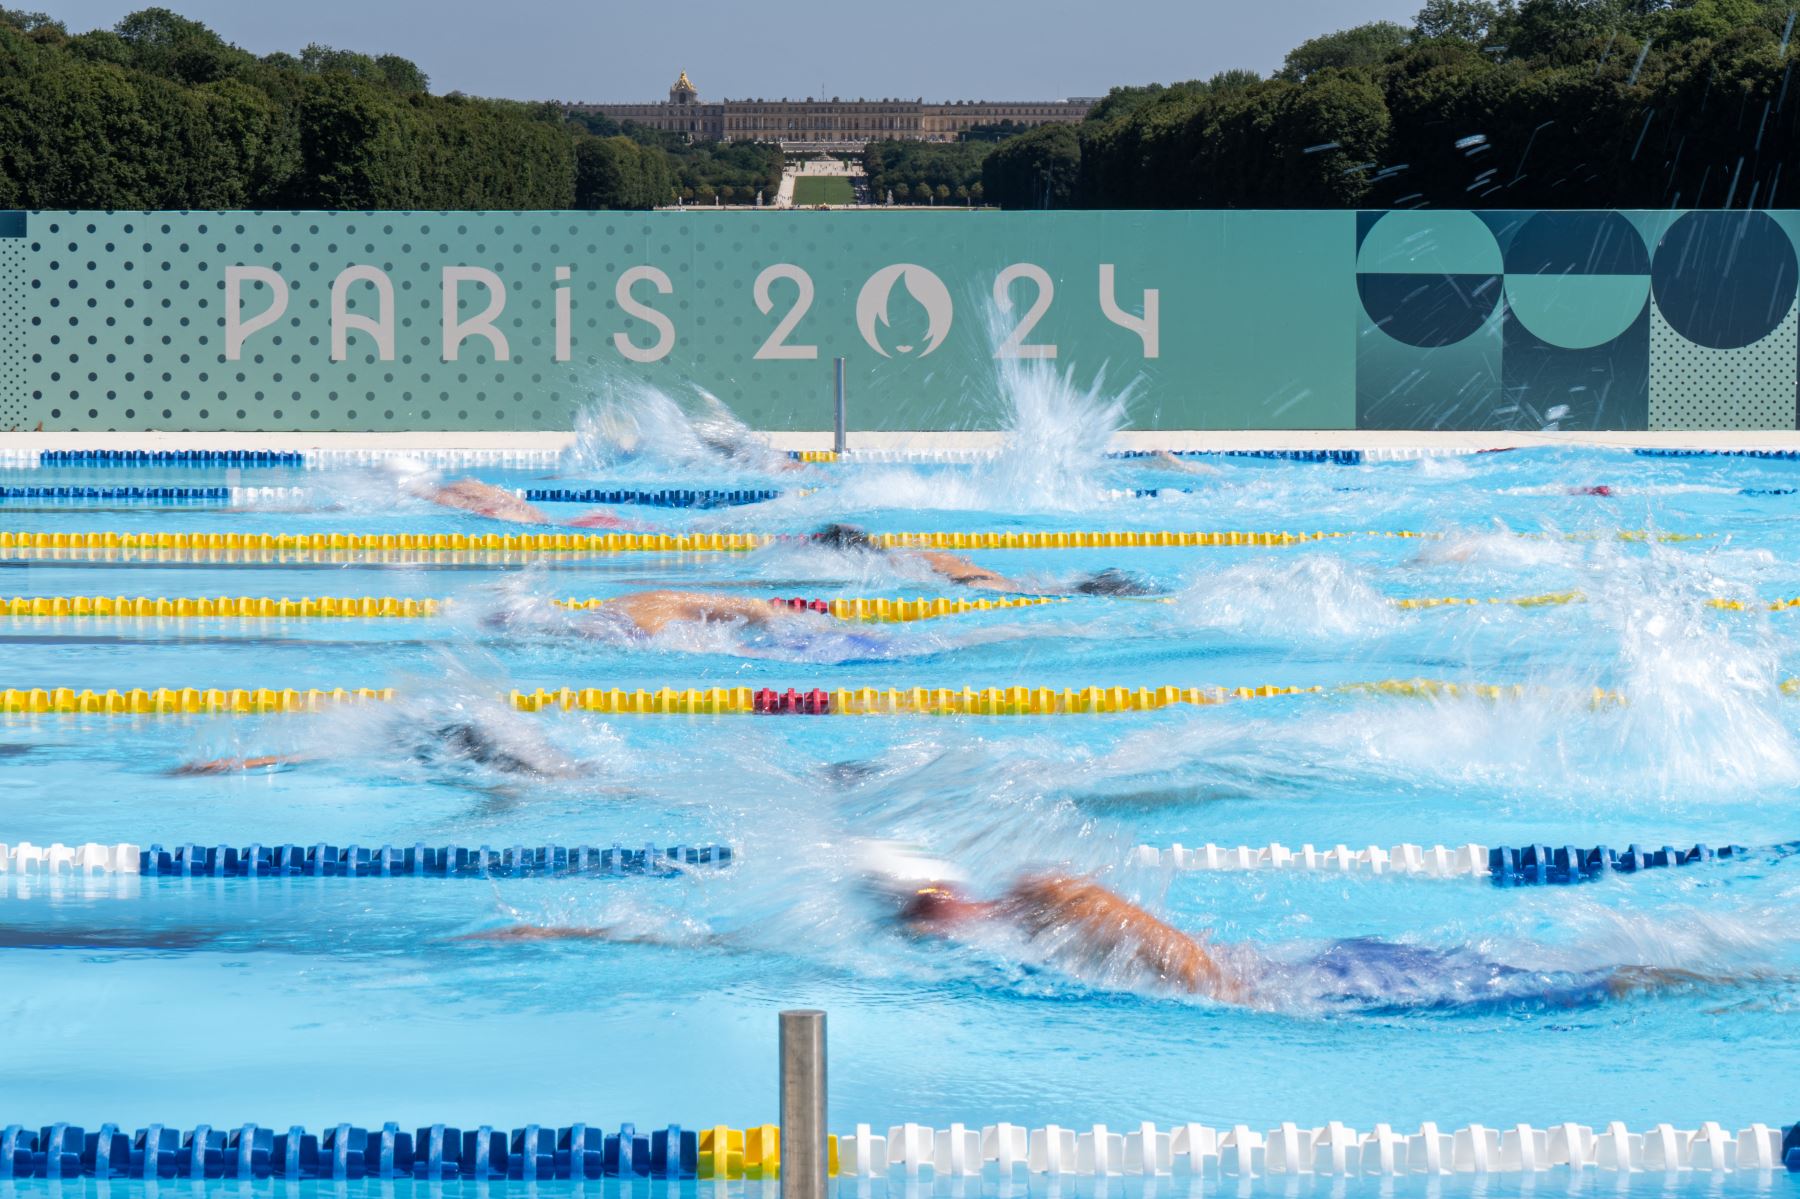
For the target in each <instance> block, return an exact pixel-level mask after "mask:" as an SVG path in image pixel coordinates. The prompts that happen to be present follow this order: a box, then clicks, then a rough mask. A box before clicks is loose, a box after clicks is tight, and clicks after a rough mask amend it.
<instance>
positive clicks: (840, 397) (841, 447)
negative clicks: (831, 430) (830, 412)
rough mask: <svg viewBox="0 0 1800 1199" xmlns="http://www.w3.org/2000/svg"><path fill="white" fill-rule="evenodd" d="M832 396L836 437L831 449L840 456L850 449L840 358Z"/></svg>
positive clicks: (847, 411)
mask: <svg viewBox="0 0 1800 1199" xmlns="http://www.w3.org/2000/svg"><path fill="white" fill-rule="evenodd" d="M834 394H835V395H836V397H837V404H836V407H835V410H834V411H835V415H836V422H835V425H834V427H835V428H836V430H837V436H836V437H835V438H834V439H833V441H832V443H831V448H832V449H834V450H836V451H837V452H838V453H840V454H841V453H843V452H844V451H845V450H847V449H849V448H850V415H849V410H848V409H847V408H845V407H844V360H843V359H842V358H839V359H838V360H837V388H836V390H835V392H834Z"/></svg>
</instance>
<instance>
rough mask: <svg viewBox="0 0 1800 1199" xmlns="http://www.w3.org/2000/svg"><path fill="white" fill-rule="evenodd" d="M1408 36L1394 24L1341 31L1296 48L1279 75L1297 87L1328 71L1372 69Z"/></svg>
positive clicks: (1372, 23) (1396, 48)
mask: <svg viewBox="0 0 1800 1199" xmlns="http://www.w3.org/2000/svg"><path fill="white" fill-rule="evenodd" d="M1409 36H1410V35H1409V34H1408V33H1407V30H1406V28H1405V26H1402V25H1396V24H1395V23H1394V22H1392V21H1371V22H1369V23H1368V24H1366V25H1357V26H1353V27H1352V28H1350V29H1340V30H1339V31H1338V32H1336V33H1327V34H1325V35H1323V36H1322V37H1315V38H1309V39H1307V40H1306V41H1304V42H1301V43H1300V44H1299V45H1298V46H1295V47H1294V48H1293V49H1292V50H1290V51H1288V56H1287V59H1286V60H1285V61H1284V62H1283V63H1282V66H1281V70H1280V71H1278V72H1277V73H1276V74H1277V77H1278V78H1281V79H1287V80H1291V81H1293V82H1296V83H1297V82H1299V81H1301V80H1303V79H1305V78H1307V77H1308V76H1309V75H1312V74H1314V73H1315V72H1318V71H1322V70H1325V69H1326V68H1328V67H1338V68H1344V67H1372V66H1375V65H1376V64H1377V63H1380V62H1383V61H1385V60H1386V59H1387V57H1388V55H1390V54H1392V53H1393V52H1394V51H1396V50H1399V49H1400V48H1401V47H1403V46H1405V45H1406V42H1407V38H1408V37H1409Z"/></svg>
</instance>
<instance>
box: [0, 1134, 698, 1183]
mask: <svg viewBox="0 0 1800 1199" xmlns="http://www.w3.org/2000/svg"><path fill="white" fill-rule="evenodd" d="M699 1157H700V1136H699V1133H698V1132H697V1131H695V1130H693V1129H686V1128H682V1127H680V1126H679V1125H670V1126H669V1127H668V1128H659V1129H657V1130H655V1131H654V1132H651V1133H649V1134H648V1135H646V1134H644V1133H640V1132H638V1131H637V1128H636V1126H635V1125H631V1124H622V1125H620V1126H619V1131H618V1132H616V1133H608V1132H603V1131H601V1130H600V1129H599V1128H595V1127H592V1126H590V1125H586V1124H574V1125H570V1126H567V1127H563V1128H555V1127H542V1126H539V1125H536V1124H530V1125H527V1126H525V1127H524V1128H516V1129H513V1130H511V1132H508V1131H507V1130H505V1129H496V1128H493V1127H491V1126H489V1125H485V1124H484V1125H482V1126H480V1127H479V1128H474V1129H469V1130H467V1131H465V1130H462V1129H458V1128H452V1127H448V1126H446V1125H443V1124H434V1125H431V1126H429V1127H426V1128H420V1129H418V1130H417V1131H415V1132H402V1131H401V1130H400V1126H399V1125H398V1124H394V1123H391V1122H390V1123H387V1124H384V1125H382V1126H381V1128H379V1129H364V1128H357V1127H354V1126H352V1125H349V1124H339V1125H337V1126H336V1127H335V1128H328V1129H325V1130H324V1131H323V1132H321V1133H316V1134H315V1133H310V1132H308V1131H306V1129H304V1128H302V1127H299V1126H298V1125H296V1126H294V1127H292V1128H289V1129H287V1130H286V1131H277V1130H276V1129H273V1128H262V1127H259V1126H257V1125H255V1124H245V1125H242V1126H240V1127H237V1128H234V1129H229V1130H227V1129H215V1128H213V1127H211V1126H210V1125H205V1124H202V1125H200V1126H199V1127H197V1128H193V1129H189V1130H183V1129H179V1128H167V1127H164V1126H163V1125H161V1124H152V1125H150V1126H149V1127H148V1128H140V1129H137V1130H136V1131H135V1132H126V1131H124V1130H122V1129H120V1127H119V1126H118V1125H116V1124H102V1125H101V1126H100V1127H99V1128H98V1129H97V1130H96V1131H94V1132H88V1131H87V1130H86V1129H84V1128H82V1127H80V1126H78V1125H73V1124H52V1125H49V1126H47V1127H44V1128H39V1129H29V1128H24V1127H22V1126H20V1125H17V1124H13V1125H8V1126H6V1127H5V1128H4V1129H3V1130H0V1179H5V1178H144V1179H151V1178H187V1179H210V1178H236V1179H253V1178H283V1179H288V1180H290V1181H292V1180H301V1179H333V1180H344V1179H355V1178H418V1179H430V1180H437V1179H451V1178H470V1179H500V1178H516V1179H525V1180H533V1179H564V1178H572V1179H584V1178H666V1179H689V1178H695V1177H698V1175H699Z"/></svg>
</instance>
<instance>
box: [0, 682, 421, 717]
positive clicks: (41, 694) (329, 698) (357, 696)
mask: <svg viewBox="0 0 1800 1199" xmlns="http://www.w3.org/2000/svg"><path fill="white" fill-rule="evenodd" d="M393 698H394V691H393V689H392V688H391V687H384V688H379V689H376V688H368V687H359V688H356V689H354V690H343V689H339V690H336V691H275V690H253V691H251V690H237V691H209V690H203V689H200V688H173V687H168V688H158V689H157V690H154V691H135V690H134V691H77V690H75V689H74V688H72V687H51V688H42V689H37V690H12V689H10V688H9V689H7V690H4V691H0V712H9V713H11V712H30V713H39V712H48V713H58V714H67V713H85V712H99V713H104V714H106V715H109V716H179V715H206V716H251V715H256V714H259V713H264V712H315V711H318V710H319V709H321V708H325V707H329V706H331V705H333V704H344V703H357V702H359V701H363V700H391V699H393Z"/></svg>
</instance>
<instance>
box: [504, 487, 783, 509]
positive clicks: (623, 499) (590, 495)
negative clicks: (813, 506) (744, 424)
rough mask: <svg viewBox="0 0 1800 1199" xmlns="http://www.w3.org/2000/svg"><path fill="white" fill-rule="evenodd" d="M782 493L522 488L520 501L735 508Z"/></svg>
mask: <svg viewBox="0 0 1800 1199" xmlns="http://www.w3.org/2000/svg"><path fill="white" fill-rule="evenodd" d="M784 494H785V493H784V492H782V491H779V490H776V489H774V488H737V489H718V490H708V489H704V488H701V489H695V488H686V487H668V488H658V489H655V490H641V489H636V488H604V487H584V488H569V487H525V488H521V489H519V492H518V495H519V498H520V499H522V500H525V501H527V502H528V503H533V504H634V505H637V506H639V507H648V508H736V507H740V506H742V505H745V504H763V503H767V502H768V501H770V500H778V499H780V498H781V497H782V495H784ZM802 494H804V493H802Z"/></svg>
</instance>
